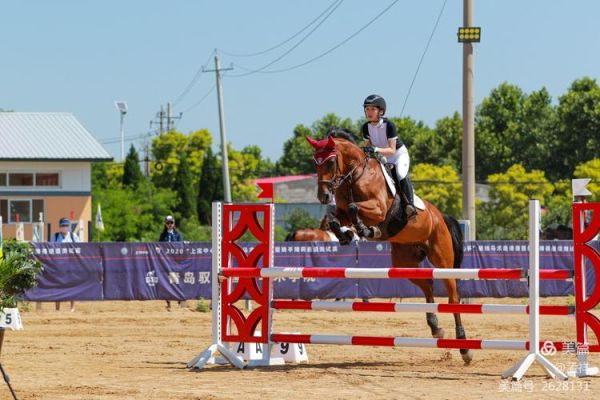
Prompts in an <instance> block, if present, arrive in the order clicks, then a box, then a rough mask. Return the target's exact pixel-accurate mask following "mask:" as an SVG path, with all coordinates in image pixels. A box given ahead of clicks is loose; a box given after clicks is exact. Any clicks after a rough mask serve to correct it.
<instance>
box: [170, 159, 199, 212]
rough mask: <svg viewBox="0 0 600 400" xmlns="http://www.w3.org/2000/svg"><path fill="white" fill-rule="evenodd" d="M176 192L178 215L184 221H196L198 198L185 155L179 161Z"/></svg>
mask: <svg viewBox="0 0 600 400" xmlns="http://www.w3.org/2000/svg"><path fill="white" fill-rule="evenodd" d="M174 185H175V191H176V192H177V205H176V207H175V211H176V213H177V214H178V215H179V217H180V218H183V219H186V220H188V219H194V218H195V216H196V196H195V191H194V186H193V180H192V176H191V174H190V165H189V163H188V160H187V155H186V154H185V153H183V154H181V157H180V159H179V168H177V174H176V175H175V183H174Z"/></svg>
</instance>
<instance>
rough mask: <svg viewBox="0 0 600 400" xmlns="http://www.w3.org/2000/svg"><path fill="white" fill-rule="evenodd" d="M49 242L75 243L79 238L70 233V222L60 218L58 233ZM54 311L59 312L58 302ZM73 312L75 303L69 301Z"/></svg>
mask: <svg viewBox="0 0 600 400" xmlns="http://www.w3.org/2000/svg"><path fill="white" fill-rule="evenodd" d="M51 242H54V243H77V242H79V238H78V237H77V235H76V234H75V232H71V221H69V219H68V218H65V217H62V218H61V219H60V220H59V221H58V232H56V233H55V234H54V235H52V240H51ZM54 304H55V308H56V311H60V301H57V302H55V303H54ZM73 311H75V302H74V301H73V300H71V312H73Z"/></svg>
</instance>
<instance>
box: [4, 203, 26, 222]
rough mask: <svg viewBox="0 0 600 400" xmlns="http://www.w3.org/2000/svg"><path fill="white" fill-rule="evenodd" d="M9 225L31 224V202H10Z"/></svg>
mask: <svg viewBox="0 0 600 400" xmlns="http://www.w3.org/2000/svg"><path fill="white" fill-rule="evenodd" d="M8 210H9V213H10V215H9V220H8V222H9V223H13V224H14V223H16V222H31V200H9V201H8Z"/></svg>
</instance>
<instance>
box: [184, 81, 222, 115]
mask: <svg viewBox="0 0 600 400" xmlns="http://www.w3.org/2000/svg"><path fill="white" fill-rule="evenodd" d="M216 87H217V85H213V86H212V87H211V88H210V89H209V90H208V92H206V93H205V94H204V96H202V98H200V100H198V101H197V102H196V103H194V104H193V105H191V106H189V107H188V108H186V109H185V110H183V111H182V112H181V113H182V114H185V113H186V112H188V111H191V110H193V109H194V108H196V107H198V106H199V105H200V104H202V102H203V101H204V100H206V98H207V97H208V96H209V95H210V94H211V93H212V92H213V91H214V90H215V88H216Z"/></svg>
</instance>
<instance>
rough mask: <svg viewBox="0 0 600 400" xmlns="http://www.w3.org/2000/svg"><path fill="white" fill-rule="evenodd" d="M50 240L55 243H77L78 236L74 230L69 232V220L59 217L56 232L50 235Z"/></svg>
mask: <svg viewBox="0 0 600 400" xmlns="http://www.w3.org/2000/svg"><path fill="white" fill-rule="evenodd" d="M51 242H55V243H77V242H79V238H78V237H77V235H76V234H75V232H71V221H69V219H68V218H65V217H63V218H61V219H60V220H59V221H58V232H56V233H55V234H54V235H52V240H51Z"/></svg>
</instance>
